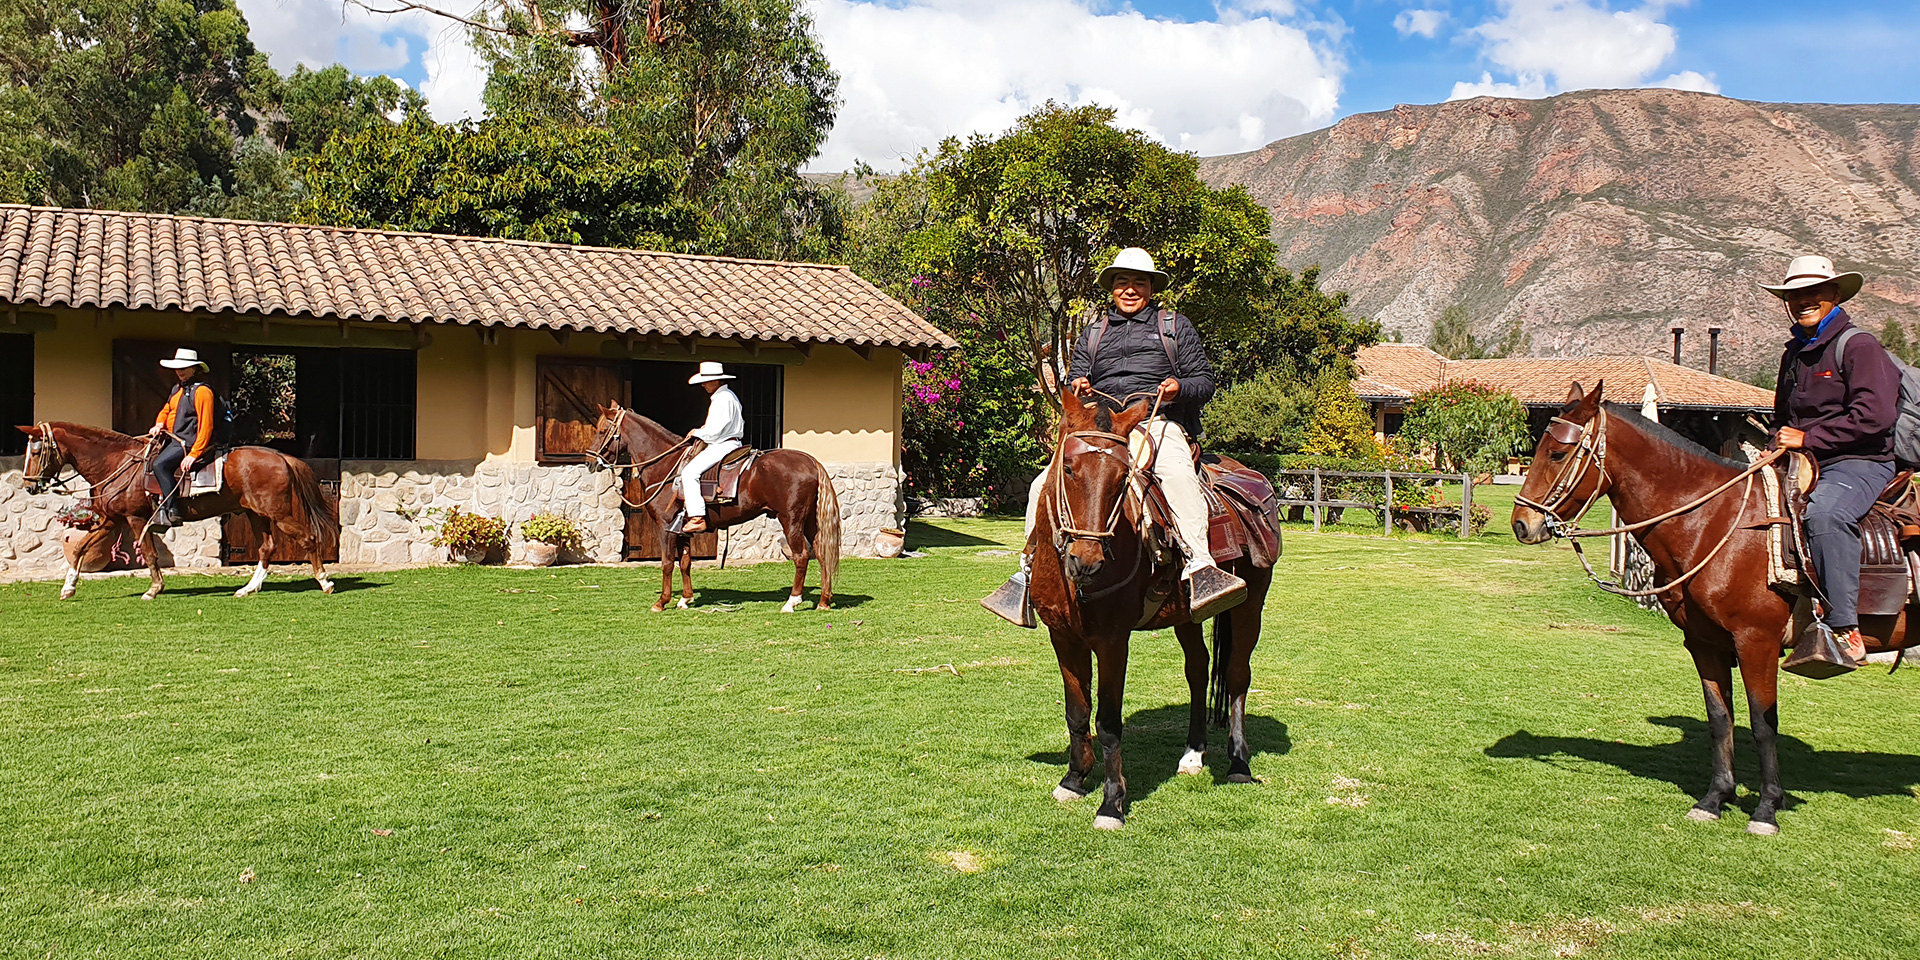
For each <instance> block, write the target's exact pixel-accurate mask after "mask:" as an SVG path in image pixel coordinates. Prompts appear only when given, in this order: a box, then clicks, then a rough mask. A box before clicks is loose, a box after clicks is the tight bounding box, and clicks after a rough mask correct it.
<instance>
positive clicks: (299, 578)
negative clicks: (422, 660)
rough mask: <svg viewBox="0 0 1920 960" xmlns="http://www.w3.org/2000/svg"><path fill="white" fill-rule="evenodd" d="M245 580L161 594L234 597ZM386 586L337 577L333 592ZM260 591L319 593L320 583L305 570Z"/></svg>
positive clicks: (277, 577) (284, 576)
mask: <svg viewBox="0 0 1920 960" xmlns="http://www.w3.org/2000/svg"><path fill="white" fill-rule="evenodd" d="M246 582H247V578H246V577H245V576H240V577H236V578H235V579H234V581H233V582H232V583H230V584H227V585H225V586H220V585H216V584H200V585H197V586H192V587H175V586H168V587H167V588H166V590H165V591H163V592H162V593H161V594H160V595H161V596H162V597H167V596H179V597H206V596H214V595H218V594H223V593H224V594H226V595H228V596H232V595H233V592H234V591H235V590H238V589H240V588H241V587H242V586H244V585H245V584H246ZM384 586H387V584H384V583H379V582H376V581H372V580H368V579H366V578H365V577H334V578H333V592H334V593H350V592H352V591H354V590H378V589H380V588H381V587H384ZM260 592H261V593H319V592H320V584H318V583H315V582H314V579H313V578H312V577H311V576H308V575H307V574H306V573H304V572H302V573H297V574H274V575H272V576H269V577H268V578H267V582H265V583H263V584H261V585H260Z"/></svg>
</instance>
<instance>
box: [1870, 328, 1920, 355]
mask: <svg viewBox="0 0 1920 960" xmlns="http://www.w3.org/2000/svg"><path fill="white" fill-rule="evenodd" d="M1880 345H1881V346H1884V347H1886V348H1887V352H1888V353H1891V354H1893V355H1894V356H1896V357H1899V358H1900V359H1901V360H1904V361H1906V362H1907V363H1913V362H1914V358H1915V357H1916V356H1920V345H1916V344H1915V343H1913V342H1912V341H1910V340H1908V339H1907V328H1906V327H1904V326H1902V325H1901V323H1900V321H1899V320H1897V319H1896V320H1888V321H1887V325H1886V327H1885V329H1883V330H1882V331H1881V333H1880Z"/></svg>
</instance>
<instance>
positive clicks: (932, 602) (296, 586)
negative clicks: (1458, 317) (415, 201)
mask: <svg viewBox="0 0 1920 960" xmlns="http://www.w3.org/2000/svg"><path fill="white" fill-rule="evenodd" d="M1504 522H1505V516H1504V512H1503V511H1501V512H1498V514H1497V516H1496V518H1495V523H1496V525H1499V524H1503V523H1504ZM1018 530H1019V525H1018V522H1017V521H953V522H946V523H943V524H942V525H939V526H934V525H927V524H919V523H916V524H915V525H914V527H913V530H912V531H911V534H910V536H911V543H910V546H913V547H915V548H918V549H923V550H925V551H926V552H927V553H929V554H930V556H928V557H926V558H923V559H906V560H895V561H858V560H856V561H849V562H847V563H846V564H845V565H844V567H843V568H842V583H841V584H840V599H841V606H840V608H839V609H836V610H833V611H831V612H827V613H811V612H809V613H800V614H794V615H790V616H782V615H781V614H779V613H778V612H777V610H778V607H779V604H780V601H781V600H782V598H783V597H784V595H785V593H786V586H785V585H786V582H787V580H788V577H789V574H788V572H787V568H785V567H783V566H778V565H766V566H760V567H755V568H747V569H730V570H726V571H718V572H716V571H703V572H701V574H700V584H701V586H702V591H701V597H700V600H701V602H702V603H703V604H704V605H705V606H704V608H703V609H698V610H695V611H688V612H669V613H666V614H649V613H647V612H646V606H647V604H648V603H649V602H650V600H651V598H652V594H653V591H654V590H655V589H657V584H658V582H659V581H658V575H657V572H656V570H655V569H654V568H651V567H644V568H642V567H635V568H619V569H612V568H575V569H562V570H555V571H544V570H542V571H516V570H503V569H453V568H442V569H430V570H416V571H406V572H399V573H381V574H365V575H348V576H343V577H341V578H340V582H341V585H342V588H343V589H342V590H341V592H340V593H338V594H337V595H335V596H332V597H325V596H322V595H320V594H319V593H318V591H316V590H314V589H313V588H312V587H311V583H310V581H305V580H295V579H292V578H289V577H285V576H281V577H276V579H275V580H273V581H271V582H269V584H268V587H267V589H266V591H265V592H264V593H263V594H261V595H260V596H257V597H253V598H250V599H247V600H236V599H234V598H233V597H231V596H230V595H229V594H230V592H231V591H232V590H233V589H234V588H235V587H237V586H238V585H239V584H240V583H241V582H242V580H241V579H240V578H238V577H187V576H182V577H176V578H174V579H173V580H171V581H170V585H171V589H170V590H169V592H168V593H166V594H165V595H163V596H162V597H161V598H160V599H159V600H157V601H155V602H153V603H143V602H141V601H140V600H139V599H138V594H139V592H140V590H141V589H142V588H143V585H144V581H143V580H138V579H124V578H123V579H112V580H105V581H89V582H87V583H85V584H83V585H82V593H81V599H80V600H79V601H77V602H73V603H66V604H62V603H58V602H57V601H55V600H54V599H53V596H54V592H55V590H56V589H57V584H53V583H33V584H12V585H5V586H0V613H3V614H4V617H3V618H0V622H4V624H5V626H4V627H0V724H3V727H0V729H4V731H5V733H4V749H0V783H4V784H5V788H4V790H3V791H0V957H8V958H13V957H18V958H29V957H31V958H43V957H67V956H81V955H85V956H110V957H180V958H201V957H246V958H254V957H274V956H299V957H356V958H357V957H567V958H574V957H641V956H645V957H655V956H658V957H683V956H684V957H748V956H751V957H847V958H862V957H888V958H905V957H968V958H972V957H1067V956H1074V957H1090V956H1100V957H1124V958H1134V957H1138V958H1164V957H1186V956H1194V957H1244V956H1254V957H1261V956H1280V957H1329V956H1349V957H1361V956H1372V957H1463V956H1478V955H1491V956H1517V957H1550V956H1571V955H1576V954H1578V955H1581V956H1590V957H1662V958H1665V957H1699V958H1714V960H1720V958H1731V957H1768V958H1778V957H1809V958H1830V957H1912V956H1916V955H1920V850H1916V849H1915V846H1916V842H1917V841H1920V796H1916V788H1917V787H1920V756H1916V755H1915V753H1916V752H1920V747H1916V743H1917V742H1920V741H1916V738H1915V736H1914V734H1913V729H1914V714H1915V708H1916V706H1920V678H1916V673H1915V672H1914V671H1904V670H1903V671H1902V672H1900V673H1898V674H1895V675H1893V676H1888V675H1886V674H1885V672H1884V671H1883V670H1877V669H1876V670H1870V671H1862V672H1861V674H1859V675H1855V676H1852V677H1847V678H1843V679H1838V680H1832V681H1827V682H1824V683H1817V684H1815V683H1807V682H1804V681H1798V680H1794V679H1791V678H1789V680H1788V682H1787V683H1786V684H1785V694H1784V696H1785V702H1784V704H1783V706H1782V708H1781V715H1782V721H1783V726H1784V731H1785V734H1784V737H1783V742H1782V748H1781V760H1782V763H1783V766H1784V769H1785V779H1786V786H1787V789H1788V792H1789V794H1790V796H1791V797H1792V798H1794V799H1793V801H1791V802H1790V803H1789V806H1788V808H1787V811H1786V812H1785V813H1784V814H1783V815H1782V816H1781V818H1780V820H1781V826H1782V828H1783V830H1784V831H1785V832H1784V833H1783V834H1782V835H1781V836H1778V837H1772V838H1766V837H1754V836H1749V835H1748V834H1746V833H1745V832H1744V831H1743V829H1742V828H1743V826H1744V824H1745V816H1744V814H1743V813H1742V812H1740V811H1733V812H1730V813H1729V815H1728V816H1727V818H1726V820H1725V821H1723V822H1721V823H1717V824H1696V823H1690V822H1688V821H1686V820H1685V819H1684V818H1683V816H1684V814H1685V812H1686V810H1687V807H1688V805H1689V804H1690V803H1691V802H1692V797H1693V795H1694V794H1695V793H1697V792H1698V791H1699V790H1700V789H1701V788H1702V787H1703V785H1704V783H1705V780H1706V774H1707V765H1706V745H1705V742H1704V737H1705V731H1704V724H1703V723H1702V721H1701V719H1700V717H1701V715H1702V708H1701V704H1700V697H1699V693H1698V687H1697V683H1696V681H1695V680H1694V678H1693V675H1692V670H1691V668H1690V667H1689V665H1688V661H1687V658H1686V656H1685V654H1684V653H1683V652H1682V650H1681V649H1680V645H1679V637H1678V633H1677V631H1675V630H1674V629H1673V628H1672V627H1671V626H1670V625H1669V624H1667V623H1666V621H1665V620H1663V619H1661V618H1659V617H1657V616H1656V615H1653V614H1648V613H1645V612H1643V611H1640V610H1638V609H1636V608H1635V607H1633V606H1631V605H1630V604H1628V603H1627V602H1626V601H1624V600H1620V599H1617V598H1614V597H1610V596H1606V595H1603V594H1600V593H1599V592H1597V591H1595V590H1593V589H1591V588H1590V587H1588V586H1586V585H1585V581H1584V580H1583V579H1582V578H1581V577H1580V575H1579V572H1578V566H1577V565H1576V564H1574V562H1573V560H1572V558H1571V556H1570V555H1569V554H1567V553H1566V552H1565V551H1563V550H1558V549H1550V548H1527V547H1520V546H1518V545H1516V544H1514V543H1513V542H1512V541H1511V539H1510V538H1509V539H1506V540H1504V541H1503V540H1501V539H1499V538H1496V537H1487V538H1483V539H1480V540H1476V541H1471V542H1465V543H1461V542H1456V541H1453V540H1451V539H1450V538H1444V537H1441V538H1431V539H1400V538H1396V539H1383V538H1379V537H1367V536H1351V535H1341V534H1325V535H1319V536H1315V535H1312V534H1303V533H1300V532H1298V531H1290V532H1289V534H1288V541H1287V548H1288V550H1287V555H1286V557H1285V558H1284V559H1283V560H1282V561H1281V564H1282V568H1281V570H1280V573H1279V576H1278V578H1277V579H1276V584H1275V589H1274V592H1273V595H1272V597H1271V598H1270V601H1269V605H1268V609H1267V615H1266V624H1267V626H1266V634H1265V636H1264V637H1263V638H1262V641H1261V644H1260V647H1259V649H1258V651H1257V653H1256V655H1255V671H1256V672H1255V677H1254V686H1255V688H1256V692H1255V693H1254V694H1253V696H1252V697H1251V703H1250V707H1249V715H1250V718H1249V724H1248V725H1249V735H1250V738H1251V740H1252V744H1253V747H1254V751H1255V754H1254V759H1253V769H1254V773H1255V775H1256V776H1258V777H1259V778H1261V781H1262V782H1259V783H1255V784H1251V785H1231V784H1227V783H1225V782H1223V778H1224V773H1225V767H1224V762H1223V758H1222V756H1221V752H1220V750H1219V749H1218V747H1219V745H1220V741H1219V740H1218V739H1216V743H1215V746H1216V749H1215V750H1214V751H1213V752H1211V753H1210V754H1209V757H1208V759H1209V762H1210V763H1211V765H1212V774H1211V775H1209V776H1199V777H1175V776H1173V768H1174V765H1175V762H1176V761H1177V759H1178V757H1179V754H1180V750H1181V740H1182V737H1183V735H1184V729H1185V716H1186V690H1185V684H1184V682H1183V681H1182V680H1181V677H1180V669H1179V653H1178V649H1177V646H1176V645H1175V644H1174V643H1173V640H1172V637H1171V635H1170V634H1168V633H1160V634H1141V635H1136V638H1135V645H1134V653H1133V663H1132V673H1131V677H1130V685H1129V689H1128V692H1127V709H1128V724H1129V725H1128V728H1127V739H1126V750H1127V754H1126V757H1127V769H1128V772H1129V774H1130V777H1129V781H1130V787H1131V791H1132V795H1133V801H1134V803H1133V809H1132V816H1131V819H1130V820H1129V821H1128V823H1127V826H1126V828H1125V829H1124V830H1122V831H1119V832H1115V833H1106V832H1098V831H1095V830H1093V829H1092V820H1093V813H1094V806H1095V805H1096V803H1097V800H1095V799H1091V798H1090V799H1088V800H1086V801H1084V802H1081V803H1078V804H1073V805H1060V804H1057V803H1055V802H1054V801H1053V800H1052V799H1051V798H1050V797H1049V795H1048V791H1049V790H1050V789H1051V788H1052V786H1053V785H1054V783H1056V782H1057V781H1058V780H1059V778H1060V776H1061V774H1062V772H1063V763H1064V758H1063V754H1062V750H1063V746H1064V741H1065V735H1064V729H1063V722H1062V718H1061V714H1060V706H1059V702H1058V701H1059V697H1060V687H1059V679H1058V674H1057V671H1056V670H1055V667H1054V663H1053V656H1052V652H1051V648H1050V647H1049V646H1048V644H1047V642H1046V640H1045V638H1044V635H1042V634H1038V633H1032V632H1026V631H1020V630H1016V629H1014V628H1012V627H1010V626H1007V625H1005V624H1002V623H1000V622H999V621H997V620H994V619H993V618H992V617H990V616H989V615H988V614H987V613H986V612H985V611H983V610H981V609H980V608H979V607H978V606H977V605H976V604H975V600H976V598H978V597H980V596H982V595H983V594H985V593H986V592H987V591H988V590H989V589H990V588H991V587H992V586H993V585H994V584H995V583H997V582H998V581H999V580H1000V579H1001V578H1002V577H1004V576H1005V575H1006V574H1007V572H1009V570H1010V568H1011V566H1012V560H1011V558H1010V557H1009V556H1008V555H1007V554H1006V553H1004V552H1003V551H1006V550H1007V549H1009V544H1010V543H1011V542H1012V541H1013V540H1015V539H1017V536H1018ZM1739 737H1740V739H1739V746H1738V749H1739V751H1740V762H1739V772H1740V776H1741V778H1742V781H1743V783H1744V784H1748V785H1751V783H1752V782H1753V778H1754V776H1755V763H1754V755H1753V753H1752V751H1751V749H1750V747H1749V741H1748V738H1747V733H1746V728H1745V725H1744V724H1742V726H1741V730H1740V733H1739ZM1096 796H1097V793H1096ZM1743 800H1744V801H1745V802H1746V803H1748V804H1749V805H1750V804H1751V798H1750V797H1745V796H1743Z"/></svg>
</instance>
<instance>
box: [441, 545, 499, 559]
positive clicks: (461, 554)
mask: <svg viewBox="0 0 1920 960" xmlns="http://www.w3.org/2000/svg"><path fill="white" fill-rule="evenodd" d="M490 552H492V551H490V550H488V549H487V548H486V547H453V546H449V547H448V548H447V555H448V556H450V557H452V558H453V562H455V563H486V562H487V554H488V553H490Z"/></svg>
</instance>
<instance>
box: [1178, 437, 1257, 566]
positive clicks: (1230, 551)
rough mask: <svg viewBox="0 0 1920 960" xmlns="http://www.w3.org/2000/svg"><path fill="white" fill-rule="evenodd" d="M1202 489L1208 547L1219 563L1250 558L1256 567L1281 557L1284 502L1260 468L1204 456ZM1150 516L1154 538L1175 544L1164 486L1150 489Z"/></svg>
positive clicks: (1201, 473) (1201, 467)
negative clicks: (1281, 503)
mask: <svg viewBox="0 0 1920 960" xmlns="http://www.w3.org/2000/svg"><path fill="white" fill-rule="evenodd" d="M1199 470H1200V492H1201V493H1202V494H1203V495H1205V497H1206V498H1207V548H1208V549H1209V550H1210V551H1212V553H1213V560H1214V562H1215V563H1227V562H1229V561H1232V560H1237V559H1239V558H1240V557H1243V556H1244V557H1247V558H1248V559H1249V560H1251V561H1253V565H1254V566H1256V567H1263V568H1265V567H1272V566H1273V564H1274V562H1275V561H1277V560H1279V559H1280V551H1281V539H1280V500H1279V498H1278V497H1277V496H1276V495H1275V494H1274V491H1273V484H1272V483H1271V482H1270V481H1268V480H1267V478H1266V476H1265V475H1264V474H1262V473H1260V471H1258V470H1255V469H1253V468H1252V467H1248V466H1246V465H1244V464H1242V463H1240V462H1239V461H1237V460H1234V459H1232V458H1229V457H1221V456H1217V455H1214V454H1205V455H1202V456H1200V457H1199ZM1146 516H1147V520H1148V523H1149V526H1150V527H1151V528H1152V534H1153V536H1155V537H1157V538H1158V539H1159V540H1160V541H1161V542H1162V543H1174V542H1176V538H1175V537H1174V536H1172V534H1171V532H1170V531H1171V530H1172V529H1173V510H1172V508H1170V507H1168V506H1167V500H1166V496H1165V494H1163V493H1162V492H1161V491H1160V487H1159V485H1158V484H1150V485H1148V487H1147V497H1146Z"/></svg>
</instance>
